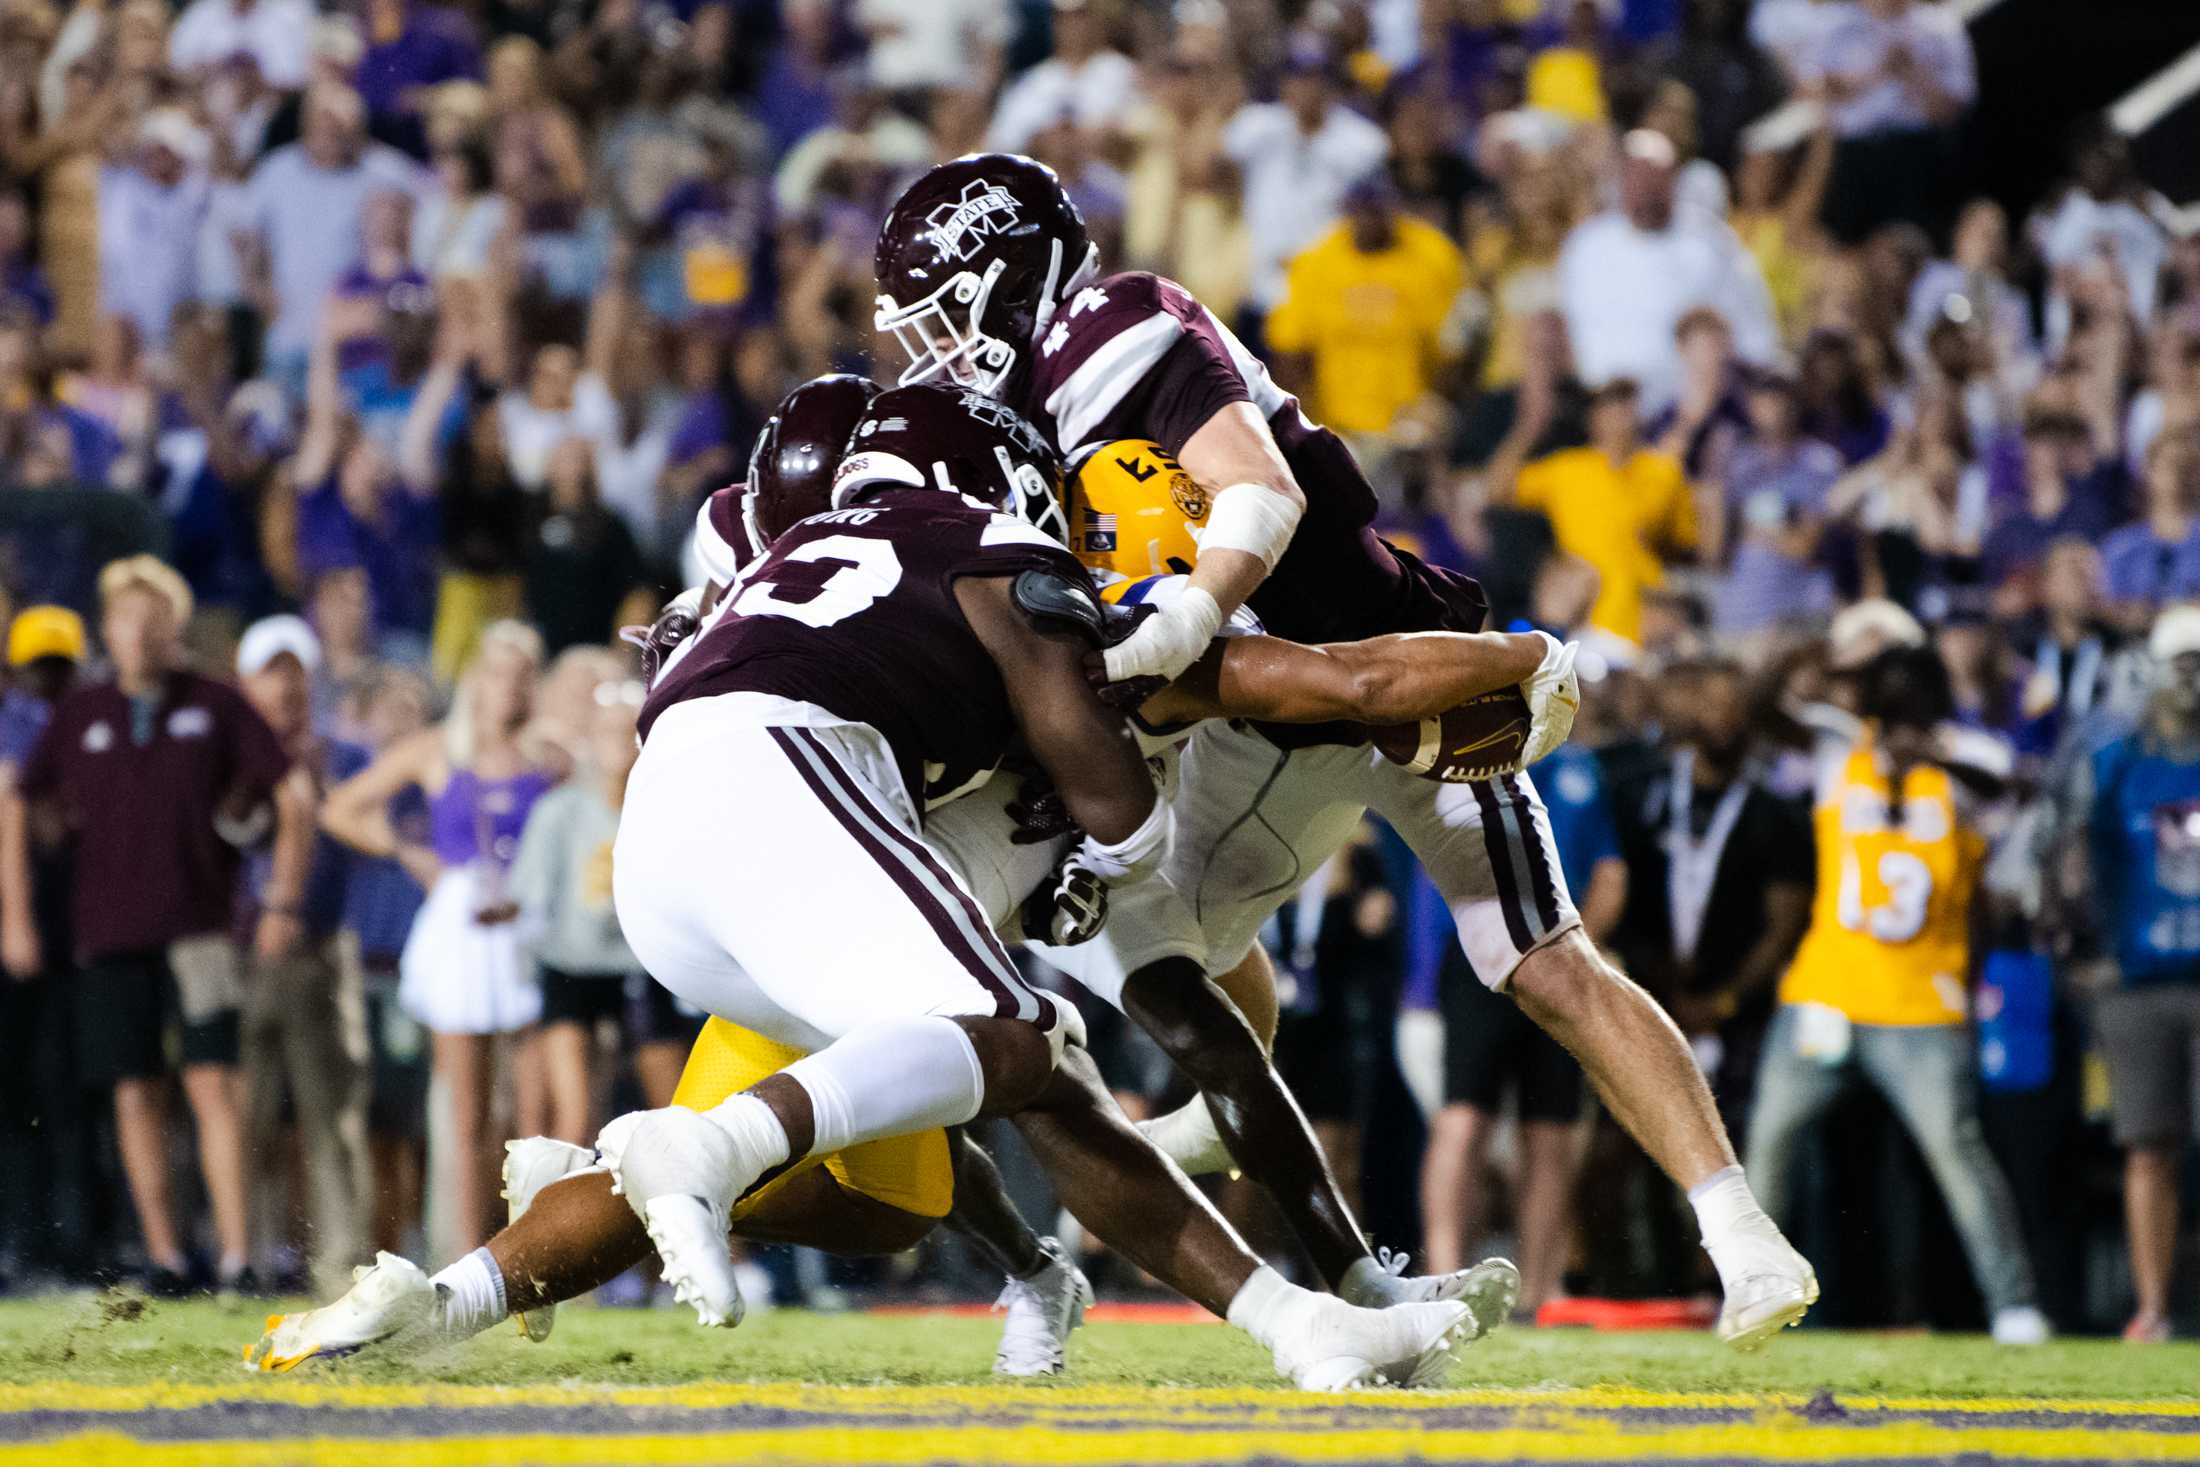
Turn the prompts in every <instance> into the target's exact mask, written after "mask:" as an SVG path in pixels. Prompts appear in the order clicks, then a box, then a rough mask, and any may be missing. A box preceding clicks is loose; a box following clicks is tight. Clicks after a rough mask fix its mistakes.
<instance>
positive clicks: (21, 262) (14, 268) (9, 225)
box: [0, 186, 53, 327]
mask: <svg viewBox="0 0 2200 1467" xmlns="http://www.w3.org/2000/svg"><path fill="white" fill-rule="evenodd" d="M0 311H6V312H10V313H13V312H16V311H21V312H23V313H24V314H26V315H28V316H29V317H30V319H31V320H33V321H35V322H36V323H37V324H38V325H39V326H41V327H45V326H50V325H52V324H53V287H52V286H50V285H48V284H46V275H45V272H44V271H42V270H40V269H39V268H38V259H37V256H36V254H35V252H34V251H33V250H32V248H31V210H30V203H29V201H28V200H27V199H26V198H25V197H24V195H23V193H22V191H21V190H20V189H19V188H16V187H14V186H0Z"/></svg>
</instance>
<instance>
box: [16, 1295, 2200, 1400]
mask: <svg viewBox="0 0 2200 1467" xmlns="http://www.w3.org/2000/svg"><path fill="white" fill-rule="evenodd" d="M133 1307H134V1306H133ZM132 1312H133V1309H132V1308H124V1309H121V1310H117V1309H116V1308H115V1307H114V1304H113V1302H112V1301H101V1300H97V1299H92V1298H88V1297H87V1298H75V1299H59V1300H51V1301H46V1302H19V1303H7V1304H0V1382H8V1383H18V1384H20V1383H29V1382H37V1381H42V1380H62V1381H71V1382H78V1383H86V1384H133V1383H141V1382H150V1381H171V1382H199V1383H206V1382H228V1381H238V1380H242V1379H244V1378H245V1377H244V1376H243V1374H242V1372H241V1371H240V1369H239V1366H238V1363H237V1362H238V1353H239V1351H240V1349H241V1348H242V1346H243V1345H244V1344H245V1343H246V1342H247V1341H248V1340H249V1339H251V1338H252V1337H253V1336H255V1335H256V1334H257V1333H258V1328H259V1322H260V1317H261V1315H262V1313H263V1312H264V1310H262V1309H261V1308H259V1307H254V1306H244V1305H229V1304H219V1303H194V1304H157V1303H156V1304H146V1305H145V1306H144V1308H143V1312H142V1313H139V1314H136V1315H135V1316H134V1317H126V1316H130V1315H132ZM995 1335H996V1326H995V1324H994V1322H993V1321H992V1320H990V1319H982V1318H949V1317H929V1316H928V1317H914V1318H913V1317H907V1316H901V1317H874V1316H863V1315H813V1314H801V1313H792V1312H779V1313H773V1314H767V1315H762V1316H759V1317H757V1318H754V1319H751V1320H750V1321H749V1322H748V1323H746V1324H744V1325H742V1326H741V1328H739V1329H737V1330H732V1331H727V1332H717V1331H711V1332H704V1331H701V1330H698V1329H697V1328H695V1327H694V1326H693V1325H692V1324H689V1323H687V1322H686V1321H685V1318H684V1316H683V1315H682V1314H678V1313H674V1312H672V1311H670V1310H659V1311H654V1312H641V1311H629V1310H602V1309H579V1308H569V1309H567V1310H566V1311H565V1313H564V1316H563V1317H562V1318H561V1319H560V1321H559V1324H558V1333H557V1335H556V1337H555V1338H554V1339H553V1340H552V1341H551V1342H550V1343H548V1344H547V1345H542V1346H530V1345H527V1344H525V1343H524V1342H523V1341H521V1340H520V1339H518V1337H517V1336H516V1334H512V1333H508V1332H506V1331H503V1330H498V1331H496V1332H494V1333H493V1334H491V1335H490V1336H488V1337H486V1338H483V1339H480V1340H477V1341H474V1342H473V1343H471V1344H469V1345H466V1346H463V1347H460V1348H456V1349H454V1350H451V1351H449V1352H447V1353H446V1354H444V1355H442V1356H441V1357H440V1358H438V1359H436V1360H433V1361H428V1362H418V1363H416V1364H414V1365H413V1366H411V1367H410V1368H400V1367H398V1366H396V1365H394V1364H391V1363H387V1362H380V1361H374V1360H369V1359H361V1360H357V1361H353V1362H349V1363H347V1364H345V1365H341V1366H337V1367H331V1369H332V1370H340V1371H343V1372H345V1374H346V1376H348V1377H349V1378H354V1379H359V1380H371V1381H404V1380H434V1381H443V1382H450V1383H456V1384H475V1385H487V1384H521V1383H545V1382H564V1383H573V1384H588V1383H599V1382H600V1383H604V1384H621V1385H627V1384H676V1383H680V1382H687V1381H725V1380H732V1381H745V1380H774V1381H786V1380H800V1381H817V1382H828V1383H840V1384H855V1383H868V1382H880V1383H896V1384H914V1385H926V1384H930V1385H941V1384H955V1383H971V1382H980V1381H984V1380H986V1379H988V1375H987V1370H988V1367H989V1365H990V1363H991V1361H992V1353H993V1342H994V1339H995ZM1069 1379H1071V1380H1073V1381H1075V1382H1078V1383H1083V1384H1095V1385H1109V1384H1114V1385H1128V1384H1137V1385H1155V1384H1179V1385H1255V1384H1258V1385H1272V1384H1276V1383H1277V1382H1276V1381H1275V1377H1274V1376H1273V1374H1272V1373H1271V1372H1270V1370H1269V1368H1268V1362H1267V1360H1266V1359H1265V1357H1264V1356H1263V1354H1262V1352H1261V1351H1259V1350H1258V1349H1257V1348H1255V1347H1254V1346H1253V1345H1252V1344H1251V1343H1250V1342H1249V1341H1247V1340H1245V1339H1243V1338H1242V1337H1240V1336H1239V1335H1238V1334H1237V1333H1236V1332H1235V1331H1232V1330H1227V1329H1222V1328H1217V1327H1213V1326H1196V1325H1181V1326H1178V1325H1122V1324H1118V1325H1105V1324H1103V1325H1094V1326H1092V1327H1090V1328H1087V1329H1086V1330H1084V1331H1083V1332H1081V1333H1080V1334H1079V1335H1078V1337H1077V1340H1076V1343H1075V1344H1074V1345H1073V1347H1072V1351H1071V1375H1070V1377H1069ZM1452 1384H1454V1385H1458V1386H1592V1385H1626V1386H1636V1387H1642V1388H1647V1389H1657V1390H1688V1391H1696V1390H1769V1391H1795V1392H1816V1391H1820V1390H1832V1391H1834V1392H1836V1393H1852V1394H1865V1393H1884V1394H1900V1395H1946V1396H1995V1395H2052V1396H2099V1397H2114V1398H2137V1397H2150V1398H2179V1399H2200V1344H2184V1345H2171V1346H2165V1347H2160V1348H2154V1349H2136V1348H2131V1347H2127V1346H2124V1345H2121V1344H2117V1343H2115V1342H2112V1341H2091V1340H2089V1341H2069V1342H2060V1343H2057V1344H2054V1345H2050V1346H2047V1347H2045V1348H2042V1349H2033V1350H2015V1349H2001V1348H1997V1347H1995V1346H1994V1345H1992V1344H1991V1343H1989V1342H1987V1341H1985V1340H1982V1339H1978V1338H1975V1337H1951V1336H1930V1337H1928V1336H1922V1335H1844V1334H1835V1333H1832V1332H1825V1331H1791V1332H1789V1333H1788V1334H1786V1335H1784V1336H1782V1337H1781V1338H1780V1339H1779V1340H1777V1341H1775V1342H1774V1343H1773V1345H1772V1347H1771V1348H1769V1349H1768V1350H1766V1351H1764V1352H1763V1353H1760V1354H1757V1355H1750V1356H1740V1355H1736V1354H1734V1353H1733V1352H1732V1351H1730V1350H1728V1349H1726V1348H1725V1347H1724V1346H1722V1345H1719V1344H1718V1343H1716V1342H1715V1341H1713V1340H1712V1339H1710V1338H1709V1337H1708V1336H1704V1335H1686V1334H1637V1335H1597V1334H1589V1333H1582V1332H1575V1331H1553V1330H1544V1331H1535V1330H1508V1331H1506V1332H1504V1333H1501V1334H1499V1335H1497V1336H1496V1337H1494V1338H1493V1339H1491V1340H1487V1341H1484V1342H1482V1343H1481V1344H1478V1345H1476V1346H1474V1347H1472V1348H1471V1349H1469V1350H1467V1351H1465V1352H1464V1353H1463V1355H1462V1357H1461V1361H1460V1365H1459V1368H1458V1370H1457V1371H1456V1372H1455V1373H1454V1375H1453V1377H1452Z"/></svg>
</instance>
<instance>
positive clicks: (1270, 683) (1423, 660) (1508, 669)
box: [1140, 632, 1547, 724]
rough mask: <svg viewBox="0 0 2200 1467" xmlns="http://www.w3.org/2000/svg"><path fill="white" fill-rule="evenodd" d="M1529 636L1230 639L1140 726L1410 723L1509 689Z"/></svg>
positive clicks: (1536, 650) (1538, 641)
mask: <svg viewBox="0 0 2200 1467" xmlns="http://www.w3.org/2000/svg"><path fill="white" fill-rule="evenodd" d="M1546 651H1547V644H1546V643H1545V642H1544V640H1543V639H1542V638H1541V637H1538V636H1535V635H1533V634H1532V633H1517V634H1516V633H1511V632H1473V633H1464V632H1399V633H1394V634H1392V635H1390V636H1384V637H1370V638H1368V639H1367V640H1366V641H1363V642H1333V643H1330V644H1328V645H1325V646H1319V647H1308V646H1303V645H1301V644H1299V643H1297V642H1286V641H1283V640H1281V639H1280V638H1276V637H1230V638H1227V639H1225V640H1223V641H1221V642H1218V643H1217V644H1216V645H1215V647H1214V648H1213V649H1211V650H1210V651H1209V652H1208V654H1207V655H1206V656H1205V657H1202V658H1201V659H1200V660H1199V661H1198V662H1196V663H1194V664H1193V665H1192V667H1191V669H1190V670H1189V671H1188V672H1186V673H1185V674H1184V676H1183V677H1181V678H1178V679H1177V680H1176V681H1175V682H1174V683H1172V684H1170V685H1169V686H1168V687H1166V688H1164V689H1162V690H1161V691H1160V692H1159V693H1157V694H1155V695H1154V696H1153V697H1152V698H1151V699H1149V700H1148V701H1147V702H1146V704H1145V706H1144V707H1143V708H1142V709H1141V710H1140V711H1141V712H1142V713H1143V714H1144V715H1145V717H1146V718H1147V719H1148V720H1149V721H1150V722H1156V723H1186V722H1191V721H1193V720H1196V719H1201V718H1258V719H1263V720H1265V721H1267V722H1270V723H1328V722H1332V721H1335V720H1346V721H1351V722H1358V723H1371V724H1390V723H1411V722H1413V721H1415V720H1417V719H1422V718H1434V717H1436V716H1437V715H1438V714H1440V713H1442V712H1444V711H1445V710H1446V709H1450V708H1456V707H1458V706H1459V705H1460V704H1461V703H1464V702H1466V701H1467V700H1468V699H1469V698H1473V697H1476V696H1478V695H1480V694H1482V693H1488V692H1494V691H1496V690H1497V689H1499V688H1509V687H1515V686H1517V685H1518V684H1520V683H1522V682H1525V681H1526V680H1527V679H1528V678H1529V677H1531V676H1533V675H1534V673H1535V670H1536V668H1537V667H1539V666H1540V665H1541V664H1542V661H1543V658H1544V655H1545V653H1546Z"/></svg>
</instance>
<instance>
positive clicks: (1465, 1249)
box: [1421, 744, 1629, 1316]
mask: <svg viewBox="0 0 2200 1467" xmlns="http://www.w3.org/2000/svg"><path fill="white" fill-rule="evenodd" d="M1536 769H1537V776H1536V788H1537V789H1538V790H1539V791H1542V792H1545V804H1546V806H1547V807H1548V809H1549V812H1550V819H1551V838H1552V840H1553V841H1554V842H1555V843H1556V844H1557V846H1558V860H1559V867H1560V869H1561V870H1562V871H1563V872H1564V873H1565V877H1566V885H1567V888H1568V889H1569V890H1571V891H1576V892H1579V893H1581V896H1580V907H1581V925H1582V930H1583V931H1585V932H1587V933H1588V935H1589V937H1590V939H1591V940H1592V941H1595V942H1600V943H1601V942H1603V941H1605V940H1606V939H1607V938H1609V937H1610V935H1611V932H1612V929H1613V927H1614V926H1615V925H1617V923H1618V921H1619V915H1620V911H1621V909H1622V908H1624V907H1625V906H1626V904H1627V885H1628V879H1629V878H1628V871H1627V865H1626V862H1625V861H1623V860H1622V859H1621V855H1620V846H1619V835H1618V832H1617V831H1616V829H1615V828H1614V826H1613V823H1612V802H1611V797H1610V795H1608V794H1607V793H1606V791H1605V787H1604V779H1603V775H1602V774H1601V772H1600V771H1599V769H1598V765H1597V759H1596V756H1595V755H1594V754H1591V753H1590V752H1589V751H1588V750H1586V749H1583V748H1580V747H1578V746H1575V745H1570V744H1569V745H1567V746H1566V747H1564V748H1562V749H1559V750H1555V751H1553V753H1552V755H1551V757H1550V758H1548V759H1546V760H1544V761H1543V762H1542V763H1541V764H1539V765H1537V766H1536ZM1438 982H1439V991H1438V996H1437V1002H1438V1004H1439V1006H1440V1009H1441V1011H1442V1014H1443V1025H1444V1060H1443V1064H1444V1091H1443V1096H1444V1104H1443V1108H1442V1109H1440V1110H1438V1111H1437V1112H1436V1114H1435V1115H1434V1116H1433V1117H1432V1118H1431V1119H1430V1122H1429V1139H1428V1150H1427V1152H1426V1153H1425V1154H1424V1155H1423V1157H1422V1161H1421V1229H1422V1232H1421V1239H1422V1244H1421V1245H1422V1248H1423V1250H1424V1254H1425V1258H1424V1261H1425V1262H1426V1263H1427V1265H1428V1267H1430V1268H1431V1269H1436V1270H1440V1271H1443V1272H1449V1271H1450V1270H1451V1269H1453V1268H1464V1267H1466V1260H1467V1259H1469V1258H1472V1257H1474V1256H1475V1255H1474V1252H1473V1251H1472V1250H1473V1248H1474V1246H1475V1245H1476V1244H1477V1243H1478V1242H1479V1241H1480V1240H1481V1238H1482V1237H1483V1236H1484V1234H1485V1229H1486V1227H1487V1224H1488V1214H1489V1192H1490V1186H1489V1165H1490V1142H1491V1138H1492V1136H1493V1135H1494V1134H1495V1132H1496V1131H1497V1129H1498V1126H1499V1124H1500V1122H1501V1120H1502V1118H1503V1117H1504V1115H1505V1113H1506V1097H1507V1095H1508V1093H1509V1094H1511V1095H1512V1096H1513V1097H1514V1107H1515V1113H1516V1114H1517V1116H1518V1118H1519V1128H1520V1129H1519V1136H1518V1141H1517V1143H1516V1150H1517V1154H1518V1157H1519V1175H1518V1177H1517V1178H1516V1179H1515V1180H1514V1182H1513V1185H1512V1187H1511V1189H1510V1190H1511V1194H1512V1198H1513V1214H1514V1219H1513V1220H1514V1231H1515V1234H1516V1235H1517V1236H1518V1238H1519V1240H1520V1245H1519V1246H1520V1268H1521V1289H1520V1304H1519V1309H1520V1312H1521V1313H1522V1314H1524V1315H1529V1316H1532V1315H1533V1314H1534V1312H1535V1311H1536V1310H1537V1309H1538V1308H1540V1307H1541V1306H1542V1305H1543V1303H1544V1301H1545V1300H1547V1299H1550V1298H1552V1297H1553V1296H1555V1295H1556V1294H1558V1293H1559V1292H1560V1287H1559V1279H1560V1275H1561V1274H1562V1273H1563V1272H1564V1270H1565V1266H1566V1259H1567V1255H1568V1254H1569V1253H1570V1252H1571V1251H1572V1246H1573V1231H1574V1206H1573V1190H1574V1178H1575V1173H1576V1158H1577V1155H1578V1152H1579V1149H1580V1148H1579V1145H1578V1137H1577V1134H1576V1132H1577V1127H1576V1125H1575V1123H1576V1122H1577V1121H1578V1120H1579V1119H1580V1118H1581V1089H1582V1077H1581V1066H1580V1065H1578V1064H1576V1063H1575V1062H1574V1059H1573V1056H1572V1055H1569V1054H1568V1053H1566V1051H1565V1050H1564V1049H1563V1048H1561V1047H1560V1045H1559V1043H1558V1041H1556V1040H1555V1039H1553V1038H1551V1036H1550V1035H1548V1034H1546V1033H1544V1032H1543V1031H1542V1030H1541V1029H1539V1028H1537V1027H1536V1026H1535V1024H1534V1023H1533V1022H1531V1021H1530V1020H1529V1019H1528V1018H1527V1017H1526V1016H1525V1015H1524V1014H1522V1013H1521V1012H1520V1009H1519V1006H1518V1005H1516V1004H1514V1003H1512V1002H1511V1001H1510V999H1508V998H1507V997H1506V996H1504V995H1502V994H1499V993H1496V992H1493V991H1492V990H1491V989H1489V988H1488V987H1486V986H1484V984H1483V983H1482V980H1481V979H1479V978H1477V977H1476V976H1475V974H1474V970H1473V968H1471V967H1469V966H1468V964H1467V961H1466V955H1465V954H1464V953H1463V952H1461V951H1460V948H1459V944H1458V943H1457V942H1456V941H1447V942H1446V943H1445V944H1444V957H1443V966H1442V972H1441V976H1440V978H1439V980H1438ZM1445 1259H1456V1260H1459V1261H1458V1262H1456V1263H1452V1264H1450V1265H1448V1266H1447V1265H1446V1264H1445V1263H1444V1262H1443V1261H1442V1260H1445Z"/></svg>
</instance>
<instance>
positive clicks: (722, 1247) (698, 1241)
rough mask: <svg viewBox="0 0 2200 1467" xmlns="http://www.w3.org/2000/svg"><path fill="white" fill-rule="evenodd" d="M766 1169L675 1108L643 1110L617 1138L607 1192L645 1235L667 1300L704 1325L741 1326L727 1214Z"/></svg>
mask: <svg viewBox="0 0 2200 1467" xmlns="http://www.w3.org/2000/svg"><path fill="white" fill-rule="evenodd" d="M613 1124H614V1125H616V1124H617V1123H616V1122H614V1123H613ZM597 1149H598V1150H599V1151H601V1150H603V1146H602V1144H601V1142H599V1143H598V1146H597ZM606 1160H609V1158H608V1157H607V1158H606ZM768 1165H769V1164H768V1163H766V1162H764V1161H762V1160H761V1159H758V1158H755V1157H751V1156H746V1155H744V1154H743V1148H742V1146H741V1145H740V1144H739V1143H738V1142H736V1141H735V1140H734V1138H733V1136H732V1135H731V1133H729V1132H728V1131H727V1130H726V1128H725V1127H723V1126H720V1125H717V1124H715V1123H713V1122H711V1121H709V1120H706V1119H705V1118H704V1117H703V1116H701V1115H699V1114H698V1113H696V1112H695V1111H692V1110H686V1109H683V1108H681V1107H679V1106H668V1107H666V1108H665V1109H663V1110H653V1111H647V1112H644V1113H643V1114H642V1117H641V1119H640V1121H639V1122H638V1123H636V1124H635V1125H634V1127H633V1128H632V1130H631V1131H628V1132H626V1133H625V1134H624V1135H622V1137H621V1138H620V1145H619V1149H618V1159H617V1161H616V1163H615V1164H614V1170H613V1173H612V1177H613V1183H614V1186H615V1187H616V1189H617V1191H618V1193H619V1195H620V1196H622V1197H624V1198H626V1201H627V1205H628V1206H629V1207H631V1208H633V1209H634V1213H635V1216H637V1217H639V1218H640V1219H641V1220H642V1225H643V1226H644V1227H646V1228H647V1229H648V1230H649V1240H650V1242H652V1243H654V1244H655V1245H656V1246H657V1256H658V1258H659V1260H660V1261H661V1262H662V1263H663V1264H664V1275H665V1282H666V1283H668V1284H670V1285H672V1296H673V1297H674V1298H675V1299H678V1300H679V1301H680V1302H681V1303H683V1304H688V1305H691V1306H693V1307H694V1310H695V1317H696V1318H697V1319H699V1320H701V1321H702V1322H703V1323H704V1324H705V1325H710V1326H716V1327H722V1328H727V1329H730V1328H732V1327H733V1326H734V1325H737V1324H739V1323H740V1322H741V1316H742V1313H743V1312H744V1307H743V1305H742V1302H741V1285H740V1282H739V1280H738V1279H736V1278H735V1276H734V1268H733V1251H732V1249H731V1248H730V1247H729V1246H728V1243H727V1230H728V1229H729V1227H730V1226H731V1223H730V1222H729V1214H730V1213H731V1212H732V1210H733V1203H734V1199H735V1198H737V1197H739V1196H740V1195H741V1194H742V1193H743V1192H745V1191H747V1190H748V1189H749V1188H750V1187H751V1186H753V1185H754V1184H755V1182H756V1179H757V1178H758V1177H761V1176H762V1175H763V1174H764V1172H765V1171H766V1170H767V1169H768Z"/></svg>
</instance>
